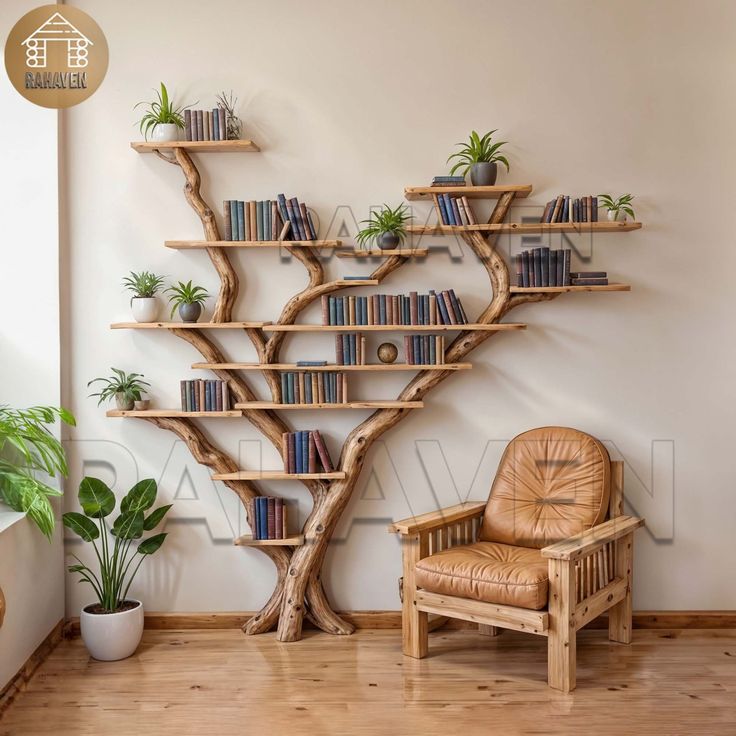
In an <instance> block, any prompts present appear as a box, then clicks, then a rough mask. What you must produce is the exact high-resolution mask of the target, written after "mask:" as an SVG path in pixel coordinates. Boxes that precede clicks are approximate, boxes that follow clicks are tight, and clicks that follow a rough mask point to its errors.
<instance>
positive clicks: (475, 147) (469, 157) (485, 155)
mask: <svg viewBox="0 0 736 736" xmlns="http://www.w3.org/2000/svg"><path fill="white" fill-rule="evenodd" d="M496 130H498V128H496ZM496 130H491V131H489V132H488V133H486V134H485V135H484V136H483V137H482V138H481V137H480V136H479V135H478V134H477V133H476V132H475V131H473V132H472V133H471V134H470V138H469V140H468V142H467V143H456V144H455V145H458V146H460V150H459V151H457V152H456V153H453V154H452V155H451V156H450V157H449V158H448V159H447V163H448V164H449V163H450V161H452V159H454V158H456V159H458V160H457V161H456V162H455V164H454V166H453V167H452V168H451V169H450V174H454V173H455V172H456V171H457V170H458V169H462V173H463V175H465V174H467V173H468V171H469V169H470V167H471V166H472V165H473V164H481V163H494V162H496V161H499V162H500V163H502V164H503V165H504V166H505V167H506V171H508V170H509V162H508V161H507V160H506V157H505V156H503V155H502V154H500V153H499V151H500V150H501V147H502V146H505V145H506V143H507V141H498V142H496V143H494V142H493V134H494V133H495V132H496Z"/></svg>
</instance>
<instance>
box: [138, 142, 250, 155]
mask: <svg viewBox="0 0 736 736" xmlns="http://www.w3.org/2000/svg"><path fill="white" fill-rule="evenodd" d="M130 147H131V148H132V149H133V150H134V151H138V153H154V152H156V151H175V150H176V149H179V150H181V151H191V152H192V153H231V152H235V153H258V152H259V151H260V150H261V149H260V148H258V146H257V145H256V144H255V143H253V141H249V140H239V141H134V142H133V143H131V144H130Z"/></svg>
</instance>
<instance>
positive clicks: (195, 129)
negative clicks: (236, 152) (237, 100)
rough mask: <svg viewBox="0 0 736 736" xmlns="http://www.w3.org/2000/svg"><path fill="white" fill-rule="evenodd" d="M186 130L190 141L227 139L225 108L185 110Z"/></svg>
mask: <svg viewBox="0 0 736 736" xmlns="http://www.w3.org/2000/svg"><path fill="white" fill-rule="evenodd" d="M184 132H185V134H186V138H187V140H188V141H225V140H227V127H226V125H225V110H223V109H222V108H221V107H216V108H214V109H213V110H184Z"/></svg>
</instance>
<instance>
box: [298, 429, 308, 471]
mask: <svg viewBox="0 0 736 736" xmlns="http://www.w3.org/2000/svg"><path fill="white" fill-rule="evenodd" d="M299 434H301V436H302V468H304V470H302V473H306V472H308V471H309V432H300V433H299Z"/></svg>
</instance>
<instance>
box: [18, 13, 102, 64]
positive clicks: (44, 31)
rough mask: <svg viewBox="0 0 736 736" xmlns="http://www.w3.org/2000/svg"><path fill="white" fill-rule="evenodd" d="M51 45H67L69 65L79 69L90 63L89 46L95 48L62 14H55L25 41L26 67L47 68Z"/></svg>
mask: <svg viewBox="0 0 736 736" xmlns="http://www.w3.org/2000/svg"><path fill="white" fill-rule="evenodd" d="M51 43H64V44H66V58H67V65H68V66H69V67H70V68H73V69H77V68H81V67H85V66H87V64H88V63H89V59H88V55H89V52H88V51H87V47H88V46H94V44H93V43H92V41H90V40H89V39H88V38H87V36H85V35H84V33H82V32H81V31H80V30H79V29H77V28H75V27H74V26H73V25H72V24H71V23H70V22H69V21H68V20H67V19H66V18H65V17H64V16H63V15H62V14H61V13H54V14H53V15H52V16H51V17H50V18H49V19H48V20H47V21H46V22H45V23H44V24H43V25H42V26H39V27H38V28H37V29H36V30H35V31H34V32H33V33H31V35H30V36H28V38H27V39H26V40H25V41H23V46H25V47H26V66H29V67H34V68H36V69H44V68H45V67H46V48H47V46H48V45H49V44H51Z"/></svg>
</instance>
